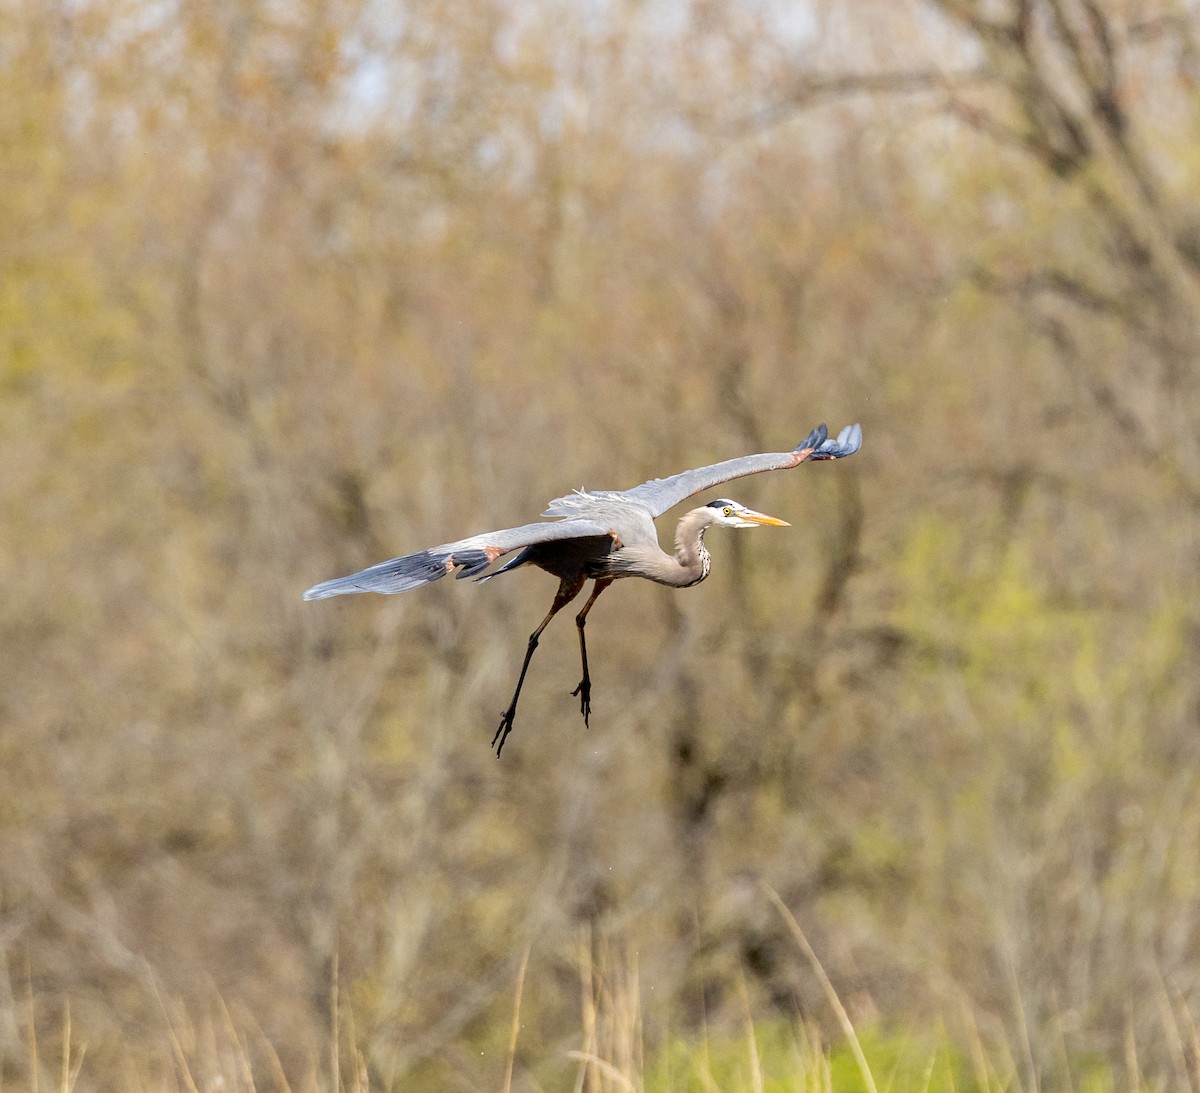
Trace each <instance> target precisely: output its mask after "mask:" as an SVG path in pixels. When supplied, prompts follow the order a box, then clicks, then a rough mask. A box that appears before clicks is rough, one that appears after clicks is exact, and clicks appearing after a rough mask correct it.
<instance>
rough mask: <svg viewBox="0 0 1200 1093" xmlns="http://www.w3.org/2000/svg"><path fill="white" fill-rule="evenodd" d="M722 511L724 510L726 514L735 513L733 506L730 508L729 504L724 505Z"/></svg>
mask: <svg viewBox="0 0 1200 1093" xmlns="http://www.w3.org/2000/svg"><path fill="white" fill-rule="evenodd" d="M721 511H722V512H723V513H724V514H725V515H726V516H732V515H733V509H731V508H730V507H729V506H728V505H726V506H725V507H724V508H723V509H722V510H721Z"/></svg>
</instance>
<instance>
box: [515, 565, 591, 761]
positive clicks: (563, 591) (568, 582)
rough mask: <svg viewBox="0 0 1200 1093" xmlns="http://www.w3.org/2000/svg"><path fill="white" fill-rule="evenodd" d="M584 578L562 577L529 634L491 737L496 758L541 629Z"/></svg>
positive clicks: (570, 599) (580, 589) (575, 593)
mask: <svg viewBox="0 0 1200 1093" xmlns="http://www.w3.org/2000/svg"><path fill="white" fill-rule="evenodd" d="M584 583H585V578H583V577H578V578H569V579H568V578H563V580H562V581H561V582H560V584H559V586H558V591H557V592H556V593H555V594H554V602H553V603H552V604H551V605H550V610H549V611H547V612H546V617H545V618H544V619H542V624H541V625H540V626H539V627H538V628H537V629H536V630H535V631H534V632H533V633H532V634H530V635H529V645H528V646H527V648H526V649H525V660H524V662H523V663H522V665H521V674H520V675H519V676H517V689H516V690H515V691H513V696H512V701H511V702H510V703H509V704H508V709H507V710H505V711H504V713H502V714H501V715H500V727H499V728H498V729H497V730H496V735H495V736H493V737H492V747H493V748H495V749H496V758H497V759H499V758H500V752H501V751H502V750H503V749H504V741H505V740H507V739H508V734H509V733H510V732H512V726H513V718H514V717H516V715H517V699H518V698H520V697H521V686H522V684H524V682H525V673H526V672H528V671H529V662H530V661H531V660H532V659H533V651H534V650H535V649H536V648H537V647H538V639H539V638H540V637H541V636H542V631H543V630H545V629H546V627H547V626H549V625H550V620H551V619H552V618H554V616H555V615H557V614H558V613H559V612H560V611H561V610H562V609H563V608H564V607H566V606H567V604H569V603H570V602H571V601H572V600H573V599H574V598H575V597H576V596H578V595H579V593H580V592H581V591H582V590H583V586H584Z"/></svg>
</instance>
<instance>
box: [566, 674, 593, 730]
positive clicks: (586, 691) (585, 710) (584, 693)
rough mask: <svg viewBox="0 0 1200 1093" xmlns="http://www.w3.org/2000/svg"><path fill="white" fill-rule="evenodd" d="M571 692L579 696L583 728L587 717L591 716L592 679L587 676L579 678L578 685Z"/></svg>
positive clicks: (585, 726)
mask: <svg viewBox="0 0 1200 1093" xmlns="http://www.w3.org/2000/svg"><path fill="white" fill-rule="evenodd" d="M571 694H572V695H578V696H579V712H580V713H581V714H583V724H584V728H588V727H589V725H588V718H589V717H591V716H592V681H591V680H590V679H587V678H584V679H581V680H580V681H579V686H578V687H576V688H575V690H573V691H572V692H571Z"/></svg>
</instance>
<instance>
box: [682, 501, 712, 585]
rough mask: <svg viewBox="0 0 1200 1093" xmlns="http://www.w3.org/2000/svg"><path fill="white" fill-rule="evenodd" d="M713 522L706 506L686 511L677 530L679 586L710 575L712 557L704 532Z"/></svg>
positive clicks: (695, 582)
mask: <svg viewBox="0 0 1200 1093" xmlns="http://www.w3.org/2000/svg"><path fill="white" fill-rule="evenodd" d="M711 522H712V518H711V514H710V513H709V511H708V510H707V509H706V508H701V509H693V510H692V511H691V512H689V513H685V514H684V517H683V519H682V520H680V521H679V527H678V528H677V529H676V531H675V561H676V562H677V563H678V564H679V587H680V588H687V587H688V586H689V585H693V584H699V583H700V582H701V581H702V580H704V578H705V577H707V576H708V571H709V567H710V566H711V564H712V559H711V558H710V557H709V554H708V551H707V550H706V549H705V548H704V533H705V532H706V531H707V530H708V529H709V526H710V524H711Z"/></svg>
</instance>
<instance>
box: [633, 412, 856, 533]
mask: <svg viewBox="0 0 1200 1093" xmlns="http://www.w3.org/2000/svg"><path fill="white" fill-rule="evenodd" d="M861 447H862V427H861V426H860V425H847V426H846V427H845V428H844V429H843V430H842V431H841V432H840V433H838V435H837V439H834V438H833V437H831V436H830V435H829V430H828V429H827V428H826V427H825V426H824V424H821V425H818V426H817V427H816V428H815V429H814V430H813V431H812V432H811V433H809V434H808V436H806V437H805V438H804V439H803V440H802V441H800V443H799V444H797V445H796V447H795V449H794V450H793V451H790V452H765V453H763V454H762V455H744V456H742V457H741V458H739V459H727V460H725V462H724V463H714V464H713V465H712V466H711V467H698V468H696V470H694V471H684V472H683V473H682V474H674V475H672V476H671V477H670V478H652V479H651V480H650V481H649V482H643V483H642V484H641V485H640V486H634V487H633V489H631V490H625V492H624V493H623V494H622V495H621V496H623V497H626V498H629V499H630V500H633V501H640V502H641V503H642V504H643V505H645V506H646V507H647V508H649V510H650V511H651V513H652V514H653V515H654V516H655V517H658V516H661V515H662V514H663V513H664V512H666V511H667V509H669V508H673V507H674V506H675V505H678V504H679V502H680V501H683V500H684V499H685V498H688V497H691V496H692V495H693V494H696V493H700V492H701V491H702V490H707V489H711V488H712V487H713V486H718V485H720V484H721V483H722V482H729V481H730V480H731V479H734V478H745V477H746V475H748V474H758V473H759V472H760V471H782V470H786V469H787V468H788V467H796V466H799V465H800V464H801V463H804V462H806V461H808V460H810V459H841V458H842V457H843V456H847V455H853V454H854V453H855V452H857V451H858V449H859V448H861Z"/></svg>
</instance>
